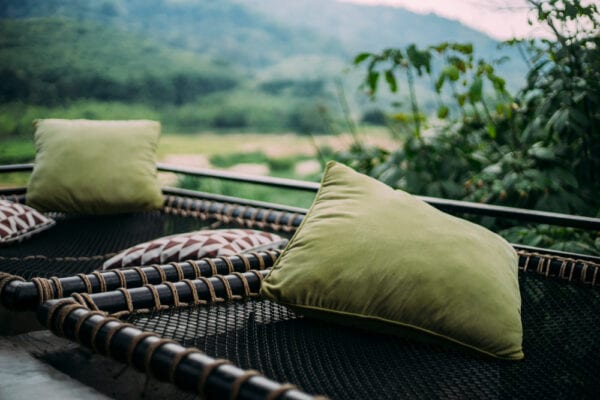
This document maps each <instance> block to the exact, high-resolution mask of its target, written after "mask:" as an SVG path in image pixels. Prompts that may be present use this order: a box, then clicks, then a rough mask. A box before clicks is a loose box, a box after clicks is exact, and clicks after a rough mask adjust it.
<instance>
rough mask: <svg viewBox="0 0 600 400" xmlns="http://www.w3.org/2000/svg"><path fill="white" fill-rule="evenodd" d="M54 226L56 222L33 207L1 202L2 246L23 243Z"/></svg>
mask: <svg viewBox="0 0 600 400" xmlns="http://www.w3.org/2000/svg"><path fill="white" fill-rule="evenodd" d="M52 225H54V220H52V219H50V218H48V217H45V216H44V215H42V214H40V213H39V212H37V211H36V210H34V209H33V208H31V207H28V206H26V205H23V204H19V203H13V202H12V201H9V200H0V245H9V244H14V243H18V242H21V241H22V240H23V239H26V238H28V237H29V236H31V235H33V234H35V233H38V232H41V231H43V230H45V229H48V228H50V227H51V226H52Z"/></svg>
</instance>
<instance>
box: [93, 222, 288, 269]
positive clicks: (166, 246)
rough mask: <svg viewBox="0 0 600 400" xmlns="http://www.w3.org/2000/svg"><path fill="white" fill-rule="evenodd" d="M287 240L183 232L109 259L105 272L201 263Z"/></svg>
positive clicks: (242, 232) (252, 233)
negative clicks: (160, 265)
mask: <svg viewBox="0 0 600 400" xmlns="http://www.w3.org/2000/svg"><path fill="white" fill-rule="evenodd" d="M283 241H284V239H283V238H281V237H280V236H278V235H275V234H273V233H269V232H262V231H256V230H252V229H216V230H205V231H196V232H189V233H182V234H177V235H171V236H166V237H162V238H159V239H155V240H151V241H149V242H145V243H141V244H138V245H135V246H133V247H130V248H129V249H127V250H123V251H122V252H120V253H119V254H117V255H116V256H114V257H112V258H110V259H108V260H107V261H106V262H105V263H104V265H103V266H102V269H103V270H107V269H115V268H124V267H131V266H140V265H152V264H165V263H169V262H172V261H185V260H199V259H201V258H204V257H220V256H232V255H235V254H238V253H242V252H244V251H248V250H250V249H254V248H256V247H261V249H264V246H266V247H267V248H268V247H269V246H268V245H269V244H273V248H275V247H279V246H280V245H281V244H282V242H283Z"/></svg>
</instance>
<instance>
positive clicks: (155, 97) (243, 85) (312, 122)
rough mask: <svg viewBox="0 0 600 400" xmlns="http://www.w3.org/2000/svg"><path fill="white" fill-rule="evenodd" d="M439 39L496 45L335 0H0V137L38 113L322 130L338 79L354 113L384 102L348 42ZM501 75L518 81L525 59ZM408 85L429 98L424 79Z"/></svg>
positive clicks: (486, 48) (366, 45) (174, 126)
mask: <svg viewBox="0 0 600 400" xmlns="http://www.w3.org/2000/svg"><path fill="white" fill-rule="evenodd" d="M445 40H452V41H468V42H471V43H474V44H475V48H476V51H477V56H478V57H482V58H486V59H488V60H491V59H495V58H499V57H500V56H501V55H502V54H500V53H498V51H497V49H496V48H497V44H498V43H497V42H495V41H494V40H492V39H491V38H489V37H487V36H485V35H483V34H481V33H479V32H476V31H474V30H472V29H469V28H466V27H465V26H463V25H461V24H460V23H458V22H455V21H450V20H446V19H443V18H440V17H437V16H435V15H418V14H414V13H411V12H408V11H405V10H402V9H397V8H391V7H367V6H360V5H354V4H347V3H339V2H336V1H333V0H293V1H286V2H285V7H283V6H282V3H281V2H278V1H275V0H221V1H192V0H102V1H95V2H87V1H80V0H45V1H43V2H39V1H33V0H5V1H3V2H2V3H1V4H0V137H5V138H6V137H15V136H19V135H28V134H30V132H31V128H30V123H31V120H32V119H34V118H39V117H47V116H65V117H87V118H124V117H129V118H142V117H148V118H155V119H160V120H161V121H162V122H163V124H164V126H165V130H166V131H171V132H173V131H176V132H197V131H201V130H207V129H208V130H230V131H231V130H234V131H248V130H250V131H260V132H281V131H295V132H300V133H322V132H328V131H329V130H331V129H332V128H331V126H330V125H331V123H335V121H336V120H338V119H339V118H340V107H339V94H340V88H344V93H345V95H346V96H347V97H348V99H349V101H350V104H351V108H352V111H353V113H354V114H355V116H356V117H357V118H360V116H361V115H362V114H363V113H364V112H366V111H369V110H371V109H373V108H378V107H379V108H384V107H385V104H387V102H385V101H383V102H382V103H381V104H379V105H377V104H372V103H371V102H369V101H367V98H366V96H364V94H362V93H361V91H359V90H357V88H358V86H359V76H361V74H362V72H357V71H354V72H353V71H348V69H349V66H350V65H351V61H352V59H353V57H354V56H355V55H356V54H357V53H358V52H361V51H378V50H381V48H382V47H387V46H396V47H397V46H403V45H406V44H408V43H416V44H418V45H421V46H426V45H430V44H436V43H439V42H442V41H445ZM511 56H513V58H516V57H514V54H511ZM500 73H501V74H502V75H503V76H505V77H506V78H507V80H508V82H509V87H513V88H515V87H518V86H519V85H520V84H521V82H522V80H523V76H524V65H521V63H520V62H519V60H516V61H513V62H511V63H507V64H505V65H503V66H502V67H501V69H500ZM336 82H337V85H336V84H335V83H336ZM401 89H402V88H401ZM417 90H418V91H419V93H420V98H421V99H423V101H424V103H425V104H424V109H425V110H429V111H431V110H433V108H434V107H433V99H432V96H431V95H430V94H429V92H430V82H418V85H417ZM382 97H383V99H384V100H385V94H383V95H382Z"/></svg>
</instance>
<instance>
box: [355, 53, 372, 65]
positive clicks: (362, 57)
mask: <svg viewBox="0 0 600 400" xmlns="http://www.w3.org/2000/svg"><path fill="white" fill-rule="evenodd" d="M369 57H371V53H360V54H359V55H357V56H356V57H354V65H358V64H360V63H361V62H363V61H365V60H366V59H367V58H369Z"/></svg>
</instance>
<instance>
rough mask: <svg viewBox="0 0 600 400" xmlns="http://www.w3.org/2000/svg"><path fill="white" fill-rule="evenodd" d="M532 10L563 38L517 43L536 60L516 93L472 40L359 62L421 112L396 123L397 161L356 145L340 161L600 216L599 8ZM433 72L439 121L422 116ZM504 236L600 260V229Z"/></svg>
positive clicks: (449, 193) (477, 194)
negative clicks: (425, 84) (478, 54)
mask: <svg viewBox="0 0 600 400" xmlns="http://www.w3.org/2000/svg"><path fill="white" fill-rule="evenodd" d="M529 3H530V4H531V6H532V7H533V9H534V10H535V11H536V12H537V16H538V20H539V21H540V22H542V23H545V24H546V25H547V26H548V27H549V28H550V30H551V31H552V32H553V33H554V35H555V38H554V39H553V40H547V39H544V40H541V41H535V40H533V41H528V42H524V41H519V40H513V41H511V42H509V45H512V46H520V47H521V50H522V51H523V53H524V54H525V55H527V57H528V63H529V65H530V70H529V72H528V74H527V82H526V85H525V87H524V88H523V89H522V90H521V91H519V92H518V93H517V94H516V95H515V96H514V98H513V97H512V96H511V95H510V94H509V93H508V91H507V90H506V84H505V80H504V79H502V78H501V77H500V76H498V75H497V74H496V68H495V65H493V64H490V63H487V62H485V61H483V60H475V58H474V56H473V54H474V50H473V46H471V45H469V44H456V43H442V44H440V45H437V46H430V47H428V48H426V49H419V48H417V47H416V46H414V45H411V46H408V47H407V48H405V49H387V50H384V51H383V52H381V53H361V54H359V55H358V56H357V57H356V58H355V60H354V62H355V64H357V65H358V64H364V65H366V71H365V78H364V83H363V85H364V86H365V87H366V88H368V89H369V91H370V93H371V94H372V95H375V94H376V93H377V90H378V88H379V85H380V84H381V83H382V82H384V83H385V84H386V85H387V87H388V88H389V90H390V91H392V92H396V91H397V92H400V91H402V90H406V91H408V94H409V99H410V107H409V109H408V110H402V111H401V112H398V113H396V114H395V115H394V116H393V120H394V121H395V124H394V125H393V126H392V128H393V129H394V132H395V134H396V135H397V136H399V137H402V138H403V144H402V146H401V147H400V148H399V149H397V150H396V151H393V152H391V153H389V154H385V153H383V152H381V151H377V149H365V148H364V147H361V146H360V145H356V144H355V145H354V146H353V147H351V148H350V152H347V153H343V154H341V155H340V158H341V159H342V160H345V161H346V162H347V163H349V164H351V165H353V166H355V167H359V168H360V169H361V170H362V171H363V172H366V173H369V174H370V175H372V176H374V177H376V178H378V179H381V180H382V181H384V182H386V183H388V184H390V185H391V186H393V187H398V188H402V189H405V190H407V191H409V192H412V193H417V194H422V195H429V196H439V197H450V198H457V199H466V200H472V201H478V202H486V203H495V204H504V205H509V206H518V207H525V208H535V209H540V210H548V211H556V212H564V213H571V214H583V215H591V216H600V198H599V197H598V193H600V176H599V173H600V157H598V154H600V153H599V152H600V129H599V128H598V127H600V22H599V18H598V15H599V14H598V9H597V7H596V5H594V4H589V5H584V4H582V3H581V2H580V1H578V0H547V1H541V0H529ZM421 75H427V76H429V77H430V80H431V84H432V85H433V87H434V90H435V91H436V93H438V95H439V96H438V99H437V100H438V111H437V117H438V118H437V119H433V120H430V119H428V118H426V117H425V116H424V115H423V113H422V112H421V106H420V104H419V102H418V97H417V95H416V92H415V90H414V82H415V79H416V77H419V76H421ZM382 77H384V79H382ZM400 77H403V79H400ZM402 80H403V81H405V82H406V86H407V88H406V89H404V87H403V85H402V83H401V81H402ZM488 222H489V221H488ZM492 226H493V227H494V228H495V229H497V230H499V229H503V228H506V226H504V225H492ZM502 233H503V234H504V235H505V236H506V237H507V238H509V239H510V240H514V241H518V242H521V243H525V244H529V245H541V246H546V247H551V248H556V249H561V250H570V251H581V252H585V253H597V254H600V240H598V239H599V235H598V233H597V232H595V233H594V232H592V233H590V232H587V233H586V232H578V231H574V230H572V229H563V228H554V227H544V226H541V227H536V228H532V227H512V228H509V229H505V230H503V231H502Z"/></svg>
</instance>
